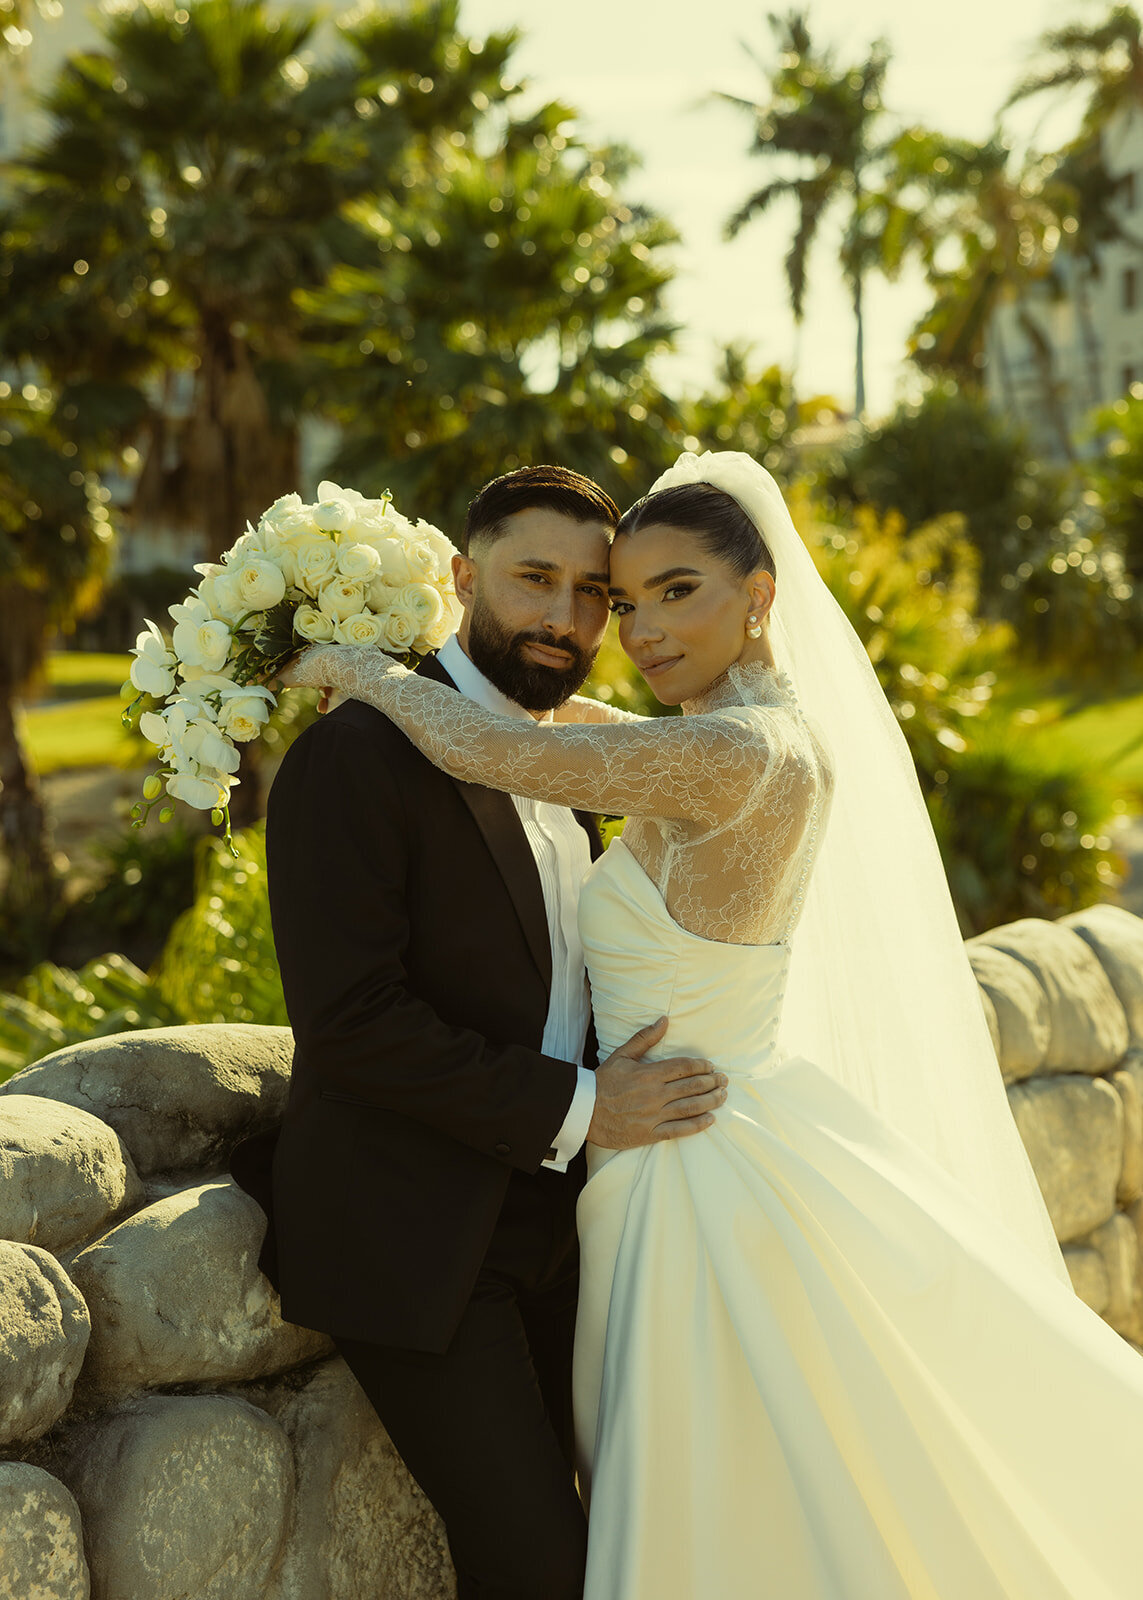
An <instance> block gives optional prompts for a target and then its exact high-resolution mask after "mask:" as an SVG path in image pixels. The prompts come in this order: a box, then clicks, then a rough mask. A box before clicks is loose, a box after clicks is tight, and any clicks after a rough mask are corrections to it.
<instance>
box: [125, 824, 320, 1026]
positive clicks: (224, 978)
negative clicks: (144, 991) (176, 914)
mask: <svg viewBox="0 0 1143 1600" xmlns="http://www.w3.org/2000/svg"><path fill="white" fill-rule="evenodd" d="M234 847H235V849H236V850H237V852H238V854H237V856H232V855H231V853H230V851H229V850H228V849H227V847H226V845H225V844H224V843H223V841H222V840H221V839H216V838H213V837H209V838H205V839H203V841H202V843H201V845H200V847H199V855H198V861H197V874H196V880H195V898H194V904H193V905H192V906H191V908H190V909H189V910H188V911H184V912H183V914H182V916H181V917H180V918H179V920H178V921H177V922H176V923H175V925H174V927H173V929H172V930H171V936H170V938H169V939H168V940H167V943H166V947H165V948H164V950H163V954H162V956H161V958H160V960H159V963H158V966H157V967H156V969H155V986H156V991H157V994H158V996H159V999H160V1001H161V1002H162V1003H163V1004H164V1005H166V1006H168V1007H169V1008H170V1009H171V1010H172V1011H176V1012H178V1013H179V1015H180V1017H181V1018H182V1020H183V1021H184V1022H259V1023H271V1024H278V1025H281V1026H285V1025H286V1023H287V1021H288V1019H287V1016H286V1002H285V999H284V998H283V995H282V980H281V978H280V976H279V973H278V964H277V960H276V958H275V955H274V937H273V934H272V933H271V930H270V907H269V902H268V899H267V896H266V830H265V824H264V823H258V824H256V825H255V826H254V827H252V828H247V829H245V830H243V831H242V832H240V833H236V834H235V835H234Z"/></svg>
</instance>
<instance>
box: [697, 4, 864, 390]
mask: <svg viewBox="0 0 1143 1600" xmlns="http://www.w3.org/2000/svg"><path fill="white" fill-rule="evenodd" d="M770 27H771V30H772V32H773V34H774V43H775V45H776V47H777V50H778V65H777V67H776V68H774V69H768V68H767V67H766V66H765V64H764V63H763V62H761V61H759V62H758V64H759V66H760V67H761V68H762V70H763V72H765V73H766V74H767V76H768V78H769V95H768V97H767V99H766V100H765V101H764V102H755V101H752V100H744V99H742V98H741V97H740V96H737V95H730V94H723V95H720V96H719V98H720V99H723V100H726V101H728V102H729V103H730V104H731V105H735V106H738V107H739V108H740V109H741V110H743V111H744V112H746V114H747V115H748V116H749V117H750V118H751V120H752V122H753V124H754V138H753V143H752V145H751V153H752V154H753V155H757V156H761V157H763V158H764V159H766V160H768V161H770V162H775V161H780V160H782V158H792V159H793V161H794V163H795V168H796V170H795V171H794V172H792V173H783V174H782V175H781V176H778V177H775V178H773V179H771V180H770V182H768V183H766V184H764V185H763V187H762V188H761V189H758V190H756V191H755V192H754V194H752V195H751V196H750V197H749V198H748V199H747V200H746V201H745V202H744V203H743V205H741V206H740V207H739V209H738V210H737V211H736V212H735V213H734V215H733V216H732V217H731V218H730V220H729V221H728V223H727V227H726V231H727V234H728V236H729V237H730V238H734V237H735V236H736V235H737V234H738V233H739V232H740V231H741V229H742V228H744V227H745V226H746V224H747V223H748V222H750V221H752V220H753V219H754V218H755V217H759V216H762V215H764V214H765V213H766V212H767V211H769V210H770V208H771V207H772V206H773V205H774V203H775V202H776V201H778V200H781V199H784V198H786V197H787V196H788V197H790V198H792V199H793V200H794V202H795V204H796V206H797V215H798V220H797V226H796V228H795V231H794V237H793V240H792V242H791V245H790V249H789V251H788V253H787V256H786V277H787V281H788V283H789V287H790V304H791V308H792V310H793V313H794V320H795V323H796V324H798V325H799V326H800V324H801V322H802V319H803V316H804V313H805V294H806V275H807V267H808V261H809V255H810V251H811V248H812V246H813V244H814V241H815V239H816V238H817V236H818V232H819V230H820V227H821V224H822V220H823V218H824V217H825V215H826V213H827V212H828V211H830V210H831V208H834V207H835V206H844V210H845V219H844V224H843V236H842V247H841V267H842V272H843V274H844V277H845V281H846V283H847V285H848V287H849V291H850V295H851V298H852V302H853V314H854V320H855V322H856V355H855V390H856V407H857V411H858V414H859V415H860V414H861V413H863V412H864V410H865V315H864V285H865V278H866V276H867V274H868V272H869V271H870V269H871V268H872V267H874V266H876V265H878V264H879V252H878V244H877V239H876V236H875V235H873V234H871V232H870V230H869V229H868V227H867V225H866V216H867V211H868V204H869V199H870V194H871V190H873V189H876V187H877V186H878V179H879V175H880V169H881V165H882V162H883V157H884V153H885V146H884V144H883V143H882V142H881V141H880V139H879V137H878V135H879V128H880V124H881V122H882V121H883V119H884V116H885V107H884V102H883V99H882V91H883V87H884V82H885V73H886V70H887V68H888V65H889V59H890V56H889V49H888V46H887V45H886V44H885V43H883V42H881V41H878V42H876V43H875V44H873V45H872V46H871V47H870V50H869V53H868V55H866V57H865V59H864V60H862V61H860V62H858V63H856V64H855V65H853V66H847V67H842V66H839V65H838V64H837V63H836V61H835V59H834V56H833V53H832V52H831V51H829V50H824V49H822V48H820V47H819V46H818V45H816V44H815V43H814V41H813V38H812V36H811V34H810V28H809V16H808V13H807V12H805V11H791V12H789V13H788V14H787V15H786V16H784V17H779V16H774V15H771V17H770ZM755 59H756V60H757V58H755Z"/></svg>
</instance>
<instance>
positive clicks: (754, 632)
mask: <svg viewBox="0 0 1143 1600" xmlns="http://www.w3.org/2000/svg"><path fill="white" fill-rule="evenodd" d="M746 637H747V638H748V639H761V637H762V624H761V623H760V622H759V621H758V618H757V617H756V616H755V615H754V613H753V611H752V612H751V613H750V615H749V616H748V617H747V619H746Z"/></svg>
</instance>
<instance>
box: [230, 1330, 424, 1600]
mask: <svg viewBox="0 0 1143 1600" xmlns="http://www.w3.org/2000/svg"><path fill="white" fill-rule="evenodd" d="M246 1392H247V1393H248V1394H249V1395H250V1397H251V1398H252V1399H255V1400H256V1401H257V1403H258V1404H259V1405H264V1406H265V1407H266V1408H267V1409H268V1410H269V1411H270V1412H271V1413H272V1414H273V1415H274V1416H275V1417H276V1418H277V1420H278V1421H279V1422H280V1423H281V1425H282V1426H283V1428H285V1430H286V1433H287V1434H288V1435H289V1437H290V1441H291V1443H292V1445H293V1447H294V1459H295V1463H296V1472H297V1498H296V1513H295V1517H294V1529H293V1533H292V1534H291V1537H290V1542H289V1547H288V1549H287V1552H286V1557H285V1561H284V1564H283V1574H282V1589H281V1600H363V1597H364V1596H367V1595H368V1596H370V1597H376V1600H452V1597H453V1596H454V1595H455V1593H456V1588H455V1579H454V1577H453V1570H452V1563H451V1562H450V1560H449V1555H448V1545H447V1543H446V1541H445V1535H444V1528H443V1526H442V1524H441V1521H440V1519H439V1517H438V1516H437V1514H436V1512H435V1511H434V1510H433V1508H432V1506H431V1505H430V1504H429V1502H428V1501H427V1500H426V1499H425V1496H424V1495H423V1494H422V1493H421V1491H420V1489H419V1488H418V1487H417V1485H416V1484H415V1483H414V1482H413V1480H412V1478H411V1477H410V1476H409V1474H408V1471H407V1470H406V1468H405V1466H404V1464H403V1462H402V1461H401V1458H400V1456H399V1455H398V1454H397V1452H396V1450H395V1449H394V1448H393V1446H392V1444H391V1443H390V1442H389V1436H388V1434H387V1433H386V1432H385V1430H384V1428H383V1427H382V1426H381V1424H380V1422H379V1421H378V1420H377V1417H376V1415H375V1413H374V1411H373V1408H372V1407H371V1406H370V1404H369V1402H368V1401H367V1400H366V1398H365V1396H364V1394H363V1393H362V1391H361V1388H360V1387H359V1385H358V1384H357V1382H356V1381H355V1379H354V1378H353V1375H352V1373H351V1372H350V1371H349V1368H348V1367H347V1366H346V1365H345V1363H344V1362H343V1361H341V1360H340V1359H335V1360H332V1361H323V1362H319V1363H318V1364H317V1365H316V1366H314V1367H308V1368H306V1369H305V1371H304V1372H299V1373H295V1374H291V1376H290V1377H289V1378H286V1379H284V1380H282V1381H281V1382H280V1383H277V1384H274V1385H273V1386H266V1387H263V1386H262V1385H258V1386H256V1387H255V1388H252V1389H249V1390H247V1391H246Z"/></svg>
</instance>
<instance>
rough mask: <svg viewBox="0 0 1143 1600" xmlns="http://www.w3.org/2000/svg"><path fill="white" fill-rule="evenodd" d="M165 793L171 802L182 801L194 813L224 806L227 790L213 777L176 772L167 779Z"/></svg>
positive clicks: (227, 795)
mask: <svg viewBox="0 0 1143 1600" xmlns="http://www.w3.org/2000/svg"><path fill="white" fill-rule="evenodd" d="M167 793H168V794H169V795H170V797H171V799H172V800H182V801H183V802H184V803H185V804H186V805H188V806H193V807H194V808H195V810H196V811H213V810H214V808H215V806H224V805H225V804H226V802H227V799H228V797H229V789H228V788H227V787H226V786H224V785H223V783H222V782H221V780H220V779H219V778H217V777H215V776H214V775H210V776H207V775H203V776H200V775H199V774H198V773H195V772H176V773H173V774H172V775H171V777H169V778H168V779H167Z"/></svg>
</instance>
